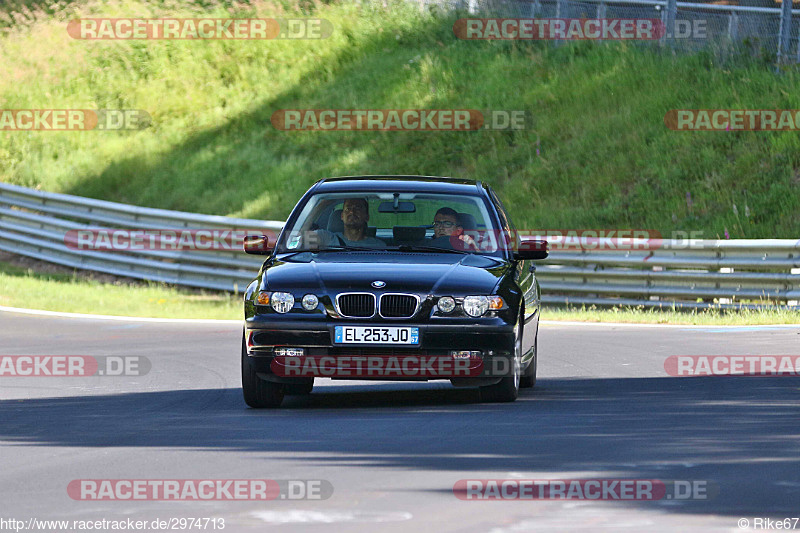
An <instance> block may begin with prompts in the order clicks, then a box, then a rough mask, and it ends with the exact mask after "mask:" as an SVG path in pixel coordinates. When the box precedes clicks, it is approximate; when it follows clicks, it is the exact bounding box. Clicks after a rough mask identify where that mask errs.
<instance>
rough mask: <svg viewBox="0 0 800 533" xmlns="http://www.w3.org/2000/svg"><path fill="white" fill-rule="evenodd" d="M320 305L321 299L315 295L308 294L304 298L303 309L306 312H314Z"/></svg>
mask: <svg viewBox="0 0 800 533" xmlns="http://www.w3.org/2000/svg"><path fill="white" fill-rule="evenodd" d="M318 305H319V298H317V297H316V296H314V295H313V294H306V295H305V296H303V309H305V310H306V311H313V310H314V309H316V308H317V306H318Z"/></svg>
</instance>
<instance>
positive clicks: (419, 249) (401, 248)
mask: <svg viewBox="0 0 800 533" xmlns="http://www.w3.org/2000/svg"><path fill="white" fill-rule="evenodd" d="M390 249H391V250H399V251H401V252H438V253H443V254H470V253H472V252H467V251H464V250H456V249H454V248H439V247H438V246H417V245H412V244H401V245H400V246H398V247H397V248H390Z"/></svg>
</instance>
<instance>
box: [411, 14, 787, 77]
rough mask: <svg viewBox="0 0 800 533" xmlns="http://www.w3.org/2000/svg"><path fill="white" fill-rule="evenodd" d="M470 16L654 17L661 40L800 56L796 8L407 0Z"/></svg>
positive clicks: (687, 45) (782, 56)
mask: <svg viewBox="0 0 800 533" xmlns="http://www.w3.org/2000/svg"><path fill="white" fill-rule="evenodd" d="M411 1H413V2H418V3H420V7H421V8H426V7H434V6H437V7H440V8H443V9H445V10H447V11H460V12H463V13H467V14H469V16H475V17H497V18H501V17H508V18H530V19H651V20H652V19H657V20H660V21H661V25H662V26H661V28H662V29H663V33H664V35H663V36H662V37H661V38H660V39H658V42H659V43H660V44H661V45H669V46H672V47H675V48H684V49H691V50H697V49H700V48H705V47H712V48H714V49H718V50H732V49H736V50H740V51H742V50H744V51H749V52H751V53H752V54H758V55H760V56H763V57H775V58H776V59H778V60H779V61H782V62H797V61H800V39H798V24H796V23H795V22H794V20H793V18H794V19H797V18H798V16H800V9H797V10H792V9H789V8H790V6H791V4H790V3H789V2H787V3H786V5H785V6H783V7H750V6H731V5H718V4H702V3H689V2H676V1H675V0H411Z"/></svg>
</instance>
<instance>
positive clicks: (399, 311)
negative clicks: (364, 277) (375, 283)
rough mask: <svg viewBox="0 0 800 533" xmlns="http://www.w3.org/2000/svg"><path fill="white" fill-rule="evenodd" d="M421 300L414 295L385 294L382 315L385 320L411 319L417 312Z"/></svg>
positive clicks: (382, 298)
mask: <svg viewBox="0 0 800 533" xmlns="http://www.w3.org/2000/svg"><path fill="white" fill-rule="evenodd" d="M417 305H419V298H417V297H416V296H414V295H413V294H384V295H383V296H381V307H380V315H381V316H382V317H384V318H411V317H412V316H414V313H416V312H417Z"/></svg>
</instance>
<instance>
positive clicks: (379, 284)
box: [372, 280, 386, 289]
mask: <svg viewBox="0 0 800 533" xmlns="http://www.w3.org/2000/svg"><path fill="white" fill-rule="evenodd" d="M372 286H373V287H375V288H376V289H382V288H384V287H385V286H386V282H385V281H380V280H379V281H373V282H372Z"/></svg>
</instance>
